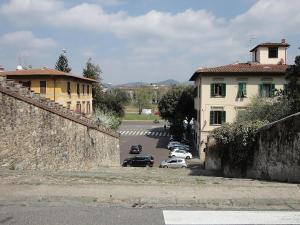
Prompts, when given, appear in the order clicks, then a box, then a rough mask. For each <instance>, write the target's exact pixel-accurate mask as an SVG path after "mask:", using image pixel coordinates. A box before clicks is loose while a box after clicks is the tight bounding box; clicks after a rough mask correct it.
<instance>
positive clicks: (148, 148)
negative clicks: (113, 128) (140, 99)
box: [119, 121, 169, 167]
mask: <svg viewBox="0 0 300 225" xmlns="http://www.w3.org/2000/svg"><path fill="white" fill-rule="evenodd" d="M163 126H164V124H163V123H160V124H154V123H153V122H152V121H149V122H144V121H128V122H127V121H125V122H123V123H122V125H121V126H120V129H119V132H120V133H121V140H120V152H121V155H120V160H121V162H120V163H122V162H123V160H124V159H125V158H129V157H132V156H134V155H131V154H129V149H130V147H131V145H134V144H141V145H142V146H143V152H142V153H141V154H147V155H152V156H153V157H154V166H155V167H157V166H159V164H160V162H161V161H162V160H164V159H166V158H168V154H169V151H168V149H167V148H166V146H167V144H168V141H169V133H168V131H165V130H164V127H163Z"/></svg>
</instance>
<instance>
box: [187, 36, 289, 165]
mask: <svg viewBox="0 0 300 225" xmlns="http://www.w3.org/2000/svg"><path fill="white" fill-rule="evenodd" d="M288 47H289V44H287V43H285V40H284V39H283V40H282V42H281V43H262V44H259V45H257V46H256V47H255V48H253V49H252V50H251V51H250V52H251V53H252V60H253V61H251V62H247V63H234V64H230V65H224V66H218V67H212V68H200V69H198V70H197V71H196V72H195V73H194V74H193V76H192V77H191V78H190V81H194V85H195V92H194V94H195V96H194V97H195V99H194V103H195V110H196V111H197V122H196V123H195V124H194V130H195V134H194V138H195V144H196V146H197V149H198V150H199V153H200V159H202V160H204V159H205V154H204V148H205V147H206V142H207V136H208V135H209V133H210V132H211V131H212V130H213V129H215V128H217V127H220V126H221V125H222V123H232V122H234V121H235V118H236V116H237V114H238V113H239V112H240V111H241V110H245V109H246V108H247V105H249V103H250V102H251V98H252V97H255V96H261V97H272V96H273V95H274V91H275V89H284V88H285V85H286V84H287V81H286V80H285V72H286V70H287V68H288V65H286V50H287V48H288Z"/></svg>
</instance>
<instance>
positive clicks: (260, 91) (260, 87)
mask: <svg viewBox="0 0 300 225" xmlns="http://www.w3.org/2000/svg"><path fill="white" fill-rule="evenodd" d="M258 88H259V90H258V91H259V96H260V97H262V91H263V84H259V87H258Z"/></svg>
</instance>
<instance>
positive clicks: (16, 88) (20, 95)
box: [0, 77, 120, 138]
mask: <svg viewBox="0 0 300 225" xmlns="http://www.w3.org/2000/svg"><path fill="white" fill-rule="evenodd" d="M0 92H2V93H4V94H6V95H9V96H11V97H14V98H16V99H18V100H21V101H24V102H27V103H29V104H31V105H34V106H36V107H39V108H41V109H44V110H46V111H48V112H51V113H54V114H56V115H59V116H61V117H63V118H66V119H68V120H71V121H73V122H76V123H79V124H81V125H83V126H86V127H87V128H89V129H95V130H98V131H100V132H103V133H105V134H107V135H110V136H112V137H116V138H120V134H119V133H118V132H116V131H114V130H112V129H109V128H107V127H105V126H104V125H103V124H98V123H96V122H95V121H93V120H91V119H90V118H87V117H85V116H83V115H81V114H79V113H77V112H75V111H73V110H70V109H68V108H66V107H64V106H62V105H60V104H59V103H57V102H54V101H53V100H49V99H47V98H45V97H42V96H40V95H39V94H37V93H35V92H33V91H30V90H28V89H27V88H26V87H23V86H22V85H20V84H18V83H17V82H15V81H14V80H9V79H6V78H5V77H0Z"/></svg>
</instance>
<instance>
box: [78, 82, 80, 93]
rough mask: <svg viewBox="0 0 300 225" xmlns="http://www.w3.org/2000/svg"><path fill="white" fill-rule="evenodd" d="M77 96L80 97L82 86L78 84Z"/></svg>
mask: <svg viewBox="0 0 300 225" xmlns="http://www.w3.org/2000/svg"><path fill="white" fill-rule="evenodd" d="M77 95H80V84H79V83H77Z"/></svg>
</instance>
